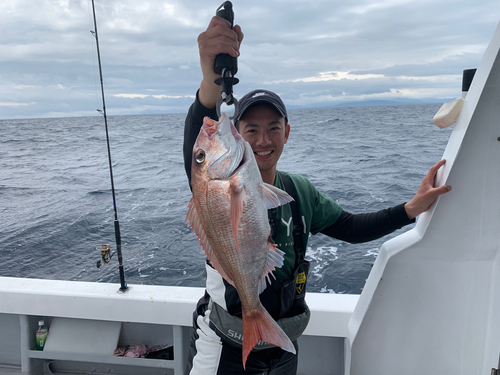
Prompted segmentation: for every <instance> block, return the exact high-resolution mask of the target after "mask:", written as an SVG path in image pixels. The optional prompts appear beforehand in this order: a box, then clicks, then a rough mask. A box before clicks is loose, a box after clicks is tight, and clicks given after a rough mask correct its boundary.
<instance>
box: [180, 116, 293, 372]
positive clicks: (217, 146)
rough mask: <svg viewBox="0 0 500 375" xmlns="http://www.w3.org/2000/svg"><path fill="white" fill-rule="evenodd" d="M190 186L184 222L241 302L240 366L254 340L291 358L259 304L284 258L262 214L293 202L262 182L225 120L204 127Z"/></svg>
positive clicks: (246, 146) (289, 347) (288, 347)
mask: <svg viewBox="0 0 500 375" xmlns="http://www.w3.org/2000/svg"><path fill="white" fill-rule="evenodd" d="M191 186H192V189H193V197H192V199H191V201H190V202H189V206H188V208H189V210H188V214H187V217H186V220H187V221H188V224H189V225H190V226H191V227H192V228H193V230H194V232H195V233H196V236H197V237H198V239H199V241H200V244H201V246H202V247H203V250H204V252H205V254H206V256H207V258H208V260H209V261H210V263H211V264H212V265H213V267H214V268H215V269H216V270H217V271H218V272H219V273H220V274H221V275H222V277H223V278H224V279H225V280H226V281H227V282H229V283H230V284H231V285H233V286H234V287H235V288H236V290H237V292H238V295H239V297H240V299H241V305H242V318H243V353H242V355H243V366H245V363H246V360H247V357H248V355H249V354H250V352H251V350H252V349H253V348H254V347H255V345H256V344H257V343H258V342H259V340H262V341H264V342H267V343H270V344H274V345H276V346H279V347H281V348H282V349H284V350H287V351H289V352H292V353H295V348H294V346H293V344H292V342H291V341H290V339H289V338H288V336H287V335H286V334H285V333H284V332H283V330H282V329H281V328H280V327H279V326H278V324H277V323H276V321H275V320H274V319H273V318H272V317H271V315H270V314H269V313H268V312H267V311H266V309H265V308H264V306H263V305H262V304H261V302H260V300H259V294H260V293H261V292H262V291H263V290H264V289H265V287H266V279H268V278H269V277H270V276H272V272H273V271H274V269H275V268H276V267H281V266H282V265H283V252H282V251H281V250H279V249H278V248H276V246H275V245H274V244H272V243H271V242H270V241H269V236H270V227H269V222H268V217H267V209H268V208H273V207H277V206H279V205H281V204H285V203H287V202H290V201H291V200H292V198H291V197H290V196H289V195H288V194H287V193H286V192H284V191H282V190H280V189H278V188H276V187H274V186H272V185H269V184H266V183H264V182H263V181H262V177H261V175H260V171H259V168H258V166H257V162H256V161H255V157H254V154H253V151H252V148H251V147H250V145H249V144H248V143H247V142H246V141H245V140H244V139H243V138H242V137H241V136H240V135H239V133H238V131H237V130H236V128H235V127H234V126H233V124H232V123H231V121H230V120H229V118H228V117H227V115H225V114H223V115H222V117H221V120H220V122H215V121H213V120H211V119H209V118H208V117H206V118H205V119H204V121H203V126H202V128H201V130H200V133H199V135H198V138H197V139H196V143H195V145H194V148H193V162H192V168H191Z"/></svg>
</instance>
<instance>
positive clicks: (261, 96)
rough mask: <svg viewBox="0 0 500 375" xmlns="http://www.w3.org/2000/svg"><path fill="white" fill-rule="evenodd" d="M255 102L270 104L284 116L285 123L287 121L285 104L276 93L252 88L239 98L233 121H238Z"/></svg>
mask: <svg viewBox="0 0 500 375" xmlns="http://www.w3.org/2000/svg"><path fill="white" fill-rule="evenodd" d="M257 103H267V104H270V105H272V106H273V107H274V108H276V110H277V111H278V112H279V114H280V115H281V116H283V117H284V118H285V124H287V123H288V116H287V114H286V108H285V104H284V103H283V101H282V100H281V98H280V97H279V96H278V95H277V94H275V93H274V92H272V91H269V90H254V91H251V92H249V93H248V94H246V95H244V96H243V97H242V98H241V99H240V100H239V111H238V114H237V116H236V117H235V119H234V122H235V123H237V122H238V121H240V119H241V117H243V114H244V113H245V111H246V110H247V109H248V108H250V107H251V106H252V105H254V104H257Z"/></svg>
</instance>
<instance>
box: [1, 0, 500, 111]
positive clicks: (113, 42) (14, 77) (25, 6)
mask: <svg viewBox="0 0 500 375" xmlns="http://www.w3.org/2000/svg"><path fill="white" fill-rule="evenodd" d="M497 1H498V0H481V1H480V2H474V3H466V2H459V3H453V4H452V3H450V2H449V1H448V0H437V1H430V0H423V1H418V2H417V1H416V0H376V1H372V0H356V1H352V2H341V1H335V0H334V1H332V0H318V1H315V2H312V3H311V2H309V1H306V0H286V1H285V0H279V1H278V0H277V1H274V2H268V1H266V2H265V1H262V0H255V1H252V2H242V1H241V2H240V1H234V2H233V5H234V10H235V22H236V23H237V24H239V25H241V27H242V30H243V32H244V34H245V38H244V40H243V44H242V48H241V57H240V58H239V60H238V65H239V72H238V74H237V75H236V76H237V77H238V78H239V79H240V83H239V84H238V85H237V86H235V88H234V91H235V95H236V96H237V97H241V96H242V95H243V94H244V93H246V92H248V91H250V90H252V89H255V88H258V87H266V88H269V89H271V90H275V91H277V92H280V93H282V94H283V98H284V100H285V102H286V103H287V104H288V103H290V104H294V105H297V106H303V105H310V106H313V105H314V104H315V103H321V102H324V101H325V100H328V101H331V102H333V101H335V100H342V99H344V100H345V99H346V98H348V99H349V100H358V99H363V98H372V97H377V96H380V97H384V96H386V97H387V96H391V97H397V96H400V97H418V98H423V99H425V96H426V95H427V96H428V97H431V98H436V97H439V98H441V97H446V96H448V95H449V96H450V97H454V96H455V95H453V93H454V92H459V91H460V77H459V75H460V74H461V71H462V70H463V69H467V68H473V67H476V66H477V64H478V63H479V61H480V58H481V56H482V54H483V52H484V50H485V48H486V46H487V44H488V43H489V41H490V38H491V36H492V35H493V31H494V29H495V27H496V25H497V23H498V20H499V19H500V8H499V7H498V6H497V5H498V4H497ZM219 5H220V3H217V4H215V5H214V4H208V3H207V2H206V1H204V0H190V1H181V0H167V1H164V0H144V1H141V2H137V1H135V0H120V1H118V0H106V1H96V13H97V20H98V28H99V29H98V30H99V41H100V47H101V59H102V65H103V66H102V68H103V76H104V77H103V78H104V88H105V94H106V99H108V97H109V100H110V102H111V103H110V106H109V109H110V111H111V110H112V109H115V110H117V111H128V112H127V113H132V112H130V111H133V110H136V111H152V110H165V111H174V110H175V111H180V112H185V111H187V108H188V107H189V104H190V103H191V102H192V99H193V97H194V94H195V93H196V90H197V89H198V87H199V83H200V81H201V78H202V74H201V70H200V67H199V55H198V47H197V37H198V35H199V34H200V33H201V32H203V31H205V30H206V28H207V26H208V23H209V22H210V19H211V17H212V16H213V15H214V14H215V9H216V7H217V6H219ZM452 5H453V6H452ZM91 29H93V20H92V11H91V3H90V1H88V0H40V1H35V2H33V1H30V0H17V1H4V2H0V72H1V77H0V78H1V79H0V102H1V103H22V104H23V105H18V106H17V107H14V106H13V105H9V106H6V105H2V106H1V108H2V109H0V118H6V117H8V116H12V114H13V113H14V112H12V111H9V108H11V109H12V108H17V109H18V110H17V111H15V116H23V115H24V116H29V117H33V116H37V114H38V115H40V116H44V115H46V114H47V113H51V114H61V115H63V114H64V113H66V114H68V115H74V114H75V113H86V111H94V108H95V107H96V105H98V103H99V101H100V84H99V73H98V68H97V57H96V51H95V41H94V38H93V37H92V36H91V34H90V33H89V30H91ZM342 93H345V95H342ZM136 101H137V102H136ZM141 101H142V102H141ZM168 101H174V102H175V103H176V105H175V106H173V105H171V104H170V103H169V102H168ZM139 102H141V103H143V104H139ZM160 102H161V103H162V104H163V103H164V102H167V103H169V105H168V106H164V107H163V108H160V109H159V108H158V107H155V105H154V103H160ZM24 103H30V104H29V105H24ZM33 103H36V104H33ZM62 103H65V104H66V105H67V107H66V108H65V107H64V106H63V104H62ZM179 103H181V104H179ZM144 104H145V105H146V106H153V107H155V108H156V109H153V108H150V107H146V106H141V105H144ZM127 106H128V107H127ZM107 107H108V105H107ZM120 113H122V112H120ZM137 113H142V112H137Z"/></svg>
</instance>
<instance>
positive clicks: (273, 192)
mask: <svg viewBox="0 0 500 375" xmlns="http://www.w3.org/2000/svg"><path fill="white" fill-rule="evenodd" d="M260 191H261V192H262V196H263V198H264V203H265V205H266V208H267V209H270V208H275V207H278V206H281V205H282V204H286V203H288V202H291V201H293V198H292V197H291V196H290V195H288V193H287V192H286V191H283V190H281V189H278V188H277V187H276V186H273V185H270V184H267V183H265V182H263V183H262V184H261V185H260Z"/></svg>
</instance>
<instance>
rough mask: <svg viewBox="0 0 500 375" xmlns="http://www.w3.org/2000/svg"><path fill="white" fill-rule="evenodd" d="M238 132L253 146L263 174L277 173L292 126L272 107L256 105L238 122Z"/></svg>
mask: <svg viewBox="0 0 500 375" xmlns="http://www.w3.org/2000/svg"><path fill="white" fill-rule="evenodd" d="M238 131H239V132H240V134H241V136H242V137H243V139H244V140H245V141H247V142H248V143H249V144H250V146H252V150H253V153H254V155H255V159H256V160H257V165H258V166H259V169H260V171H261V173H265V171H275V170H276V164H277V163H278V159H279V158H280V156H281V153H282V152H283V148H284V146H285V143H286V142H287V141H288V135H289V134H290V125H289V124H286V123H285V119H284V118H283V117H282V116H281V115H280V114H279V112H278V111H277V110H276V109H275V108H274V107H273V106H271V105H268V104H256V105H253V106H252V107H250V108H249V109H247V110H246V112H245V114H244V115H243V117H242V118H241V119H240V121H239V122H238Z"/></svg>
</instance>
